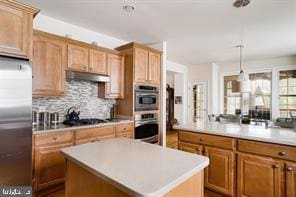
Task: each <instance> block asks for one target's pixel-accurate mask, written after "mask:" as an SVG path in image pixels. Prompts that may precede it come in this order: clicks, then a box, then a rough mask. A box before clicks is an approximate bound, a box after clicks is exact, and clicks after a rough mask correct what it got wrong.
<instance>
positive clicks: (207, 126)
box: [173, 121, 296, 146]
mask: <svg viewBox="0 0 296 197" xmlns="http://www.w3.org/2000/svg"><path fill="white" fill-rule="evenodd" d="M173 128H174V129H176V130H178V129H179V130H185V131H192V132H198V133H205V134H213V135H220V136H227V137H235V138H241V139H248V140H256V141H262V142H270V143H276V144H282V145H290V146H296V131H295V130H293V129H286V128H267V129H266V128H265V127H264V126H256V125H244V124H242V125H239V124H229V123H227V124H226V123H218V122H208V121H200V122H196V123H193V124H184V125H178V126H174V127H173Z"/></svg>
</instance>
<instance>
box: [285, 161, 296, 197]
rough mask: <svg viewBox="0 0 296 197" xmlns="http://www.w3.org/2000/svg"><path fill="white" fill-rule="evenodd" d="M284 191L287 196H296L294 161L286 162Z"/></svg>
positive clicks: (295, 164) (295, 167) (295, 166)
mask: <svg viewBox="0 0 296 197" xmlns="http://www.w3.org/2000/svg"><path fill="white" fill-rule="evenodd" d="M286 165H287V166H286V191H287V197H295V196H296V163H287V164H286Z"/></svg>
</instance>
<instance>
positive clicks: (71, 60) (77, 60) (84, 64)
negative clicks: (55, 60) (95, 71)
mask: <svg viewBox="0 0 296 197" xmlns="http://www.w3.org/2000/svg"><path fill="white" fill-rule="evenodd" d="M68 68H70V69H74V70H80V71H88V48H86V47H83V46H79V45H73V44H68Z"/></svg>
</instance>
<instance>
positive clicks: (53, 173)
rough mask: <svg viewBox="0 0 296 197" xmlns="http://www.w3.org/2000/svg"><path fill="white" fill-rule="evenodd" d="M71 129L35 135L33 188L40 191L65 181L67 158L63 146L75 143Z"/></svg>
mask: <svg viewBox="0 0 296 197" xmlns="http://www.w3.org/2000/svg"><path fill="white" fill-rule="evenodd" d="M73 140H74V138H73V133H72V132H71V131H67V132H61V133H59V134H57V133H48V134H40V135H36V136H35V147H34V170H33V188H34V191H40V190H43V189H46V188H48V187H50V186H54V185H57V184H59V183H63V182H64V176H65V160H64V157H63V156H62V155H61V154H60V150H61V149H62V148H65V147H68V146H72V145H73V144H74V143H73V142H74V141H73Z"/></svg>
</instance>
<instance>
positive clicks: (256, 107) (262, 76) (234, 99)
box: [224, 72, 272, 120]
mask: <svg viewBox="0 0 296 197" xmlns="http://www.w3.org/2000/svg"><path fill="white" fill-rule="evenodd" d="M249 79H250V83H251V84H250V85H251V92H250V93H243V94H242V93H241V92H240V90H239V82H238V81H237V75H233V76H225V77H224V113H225V114H235V111H236V110H241V109H242V108H244V109H248V111H247V114H248V115H249V117H250V118H251V119H254V118H255V114H256V113H257V111H258V117H259V119H263V120H270V119H271V98H272V92H271V85H272V84H271V82H272V73H271V72H262V73H252V74H249ZM242 96H243V99H244V102H242ZM258 98H261V100H263V103H261V104H258V102H257V103H256V102H255V100H258ZM242 105H243V106H242Z"/></svg>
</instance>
